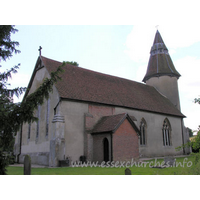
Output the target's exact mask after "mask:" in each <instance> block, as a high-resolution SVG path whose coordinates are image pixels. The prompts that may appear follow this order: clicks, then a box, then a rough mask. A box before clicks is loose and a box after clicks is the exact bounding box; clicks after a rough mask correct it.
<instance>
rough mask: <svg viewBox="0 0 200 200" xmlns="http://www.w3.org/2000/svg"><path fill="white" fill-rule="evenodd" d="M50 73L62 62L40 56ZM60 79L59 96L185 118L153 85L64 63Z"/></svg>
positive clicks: (58, 83)
mask: <svg viewBox="0 0 200 200" xmlns="http://www.w3.org/2000/svg"><path fill="white" fill-rule="evenodd" d="M41 59H42V62H43V64H44V66H45V67H46V68H47V70H48V71H49V72H52V71H55V70H56V68H57V67H58V66H60V65H61V64H62V63H61V62H57V61H54V60H51V59H48V58H45V57H43V56H41ZM63 69H64V73H62V74H61V77H62V81H58V82H57V83H56V88H57V90H58V92H59V95H60V97H61V98H66V99H71V100H79V101H86V102H95V103H101V104H107V105H113V106H120V107H126V108H131V109H137V110H144V111H149V112H156V113H163V114H168V115H175V116H179V117H184V115H183V114H181V113H180V111H179V110H178V109H176V108H175V106H174V105H173V104H172V103H171V102H170V101H169V100H168V99H167V98H166V97H164V96H162V95H161V94H160V93H159V92H158V91H157V90H156V89H155V88H154V87H151V86H148V85H145V84H142V83H138V82H135V81H131V80H127V79H123V78H119V77H115V76H110V75H106V74H102V73H98V72H94V71H91V70H87V69H84V68H81V67H77V66H73V65H70V64H66V65H65V66H64V67H63Z"/></svg>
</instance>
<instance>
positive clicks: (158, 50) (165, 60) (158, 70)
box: [143, 30, 181, 83]
mask: <svg viewBox="0 0 200 200" xmlns="http://www.w3.org/2000/svg"><path fill="white" fill-rule="evenodd" d="M150 54H151V55H150V59H149V64H148V68H147V72H146V75H145V77H144V79H143V82H145V83H146V81H147V80H148V79H150V78H152V77H159V76H166V75H167V76H171V77H173V76H174V77H177V78H179V77H180V76H181V75H180V74H179V73H178V72H177V71H176V69H175V67H174V64H173V62H172V60H171V57H170V55H169V53H168V49H167V47H166V45H165V43H164V42H163V39H162V37H161V35H160V33H159V31H158V30H157V32H156V35H155V39H154V42H153V46H152V48H151V52H150Z"/></svg>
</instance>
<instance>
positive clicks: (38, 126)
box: [36, 105, 41, 138]
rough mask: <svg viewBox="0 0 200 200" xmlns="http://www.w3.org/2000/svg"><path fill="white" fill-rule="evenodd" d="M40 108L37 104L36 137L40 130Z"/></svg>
mask: <svg viewBox="0 0 200 200" xmlns="http://www.w3.org/2000/svg"><path fill="white" fill-rule="evenodd" d="M40 109H41V106H40V105H39V106H38V110H37V118H38V121H37V123H36V138H38V136H39V130H40Z"/></svg>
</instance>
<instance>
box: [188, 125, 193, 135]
mask: <svg viewBox="0 0 200 200" xmlns="http://www.w3.org/2000/svg"><path fill="white" fill-rule="evenodd" d="M187 131H188V133H189V137H192V136H193V131H192V129H190V128H188V127H187Z"/></svg>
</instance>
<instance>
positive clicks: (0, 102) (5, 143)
mask: <svg viewBox="0 0 200 200" xmlns="http://www.w3.org/2000/svg"><path fill="white" fill-rule="evenodd" d="M17 31H18V30H17V29H15V28H14V26H2V25H1V26H0V62H1V60H3V61H7V59H9V58H10V57H12V55H13V53H16V54H17V53H20V51H19V50H18V49H16V47H17V46H19V43H18V42H16V41H11V38H10V37H11V34H14V33H16V32H17ZM63 65H65V62H63V64H62V65H61V66H60V67H58V69H57V70H56V71H55V72H52V73H51V74H50V76H51V77H50V78H46V79H45V80H44V81H43V83H42V84H41V85H40V87H39V88H38V89H37V90H36V91H35V92H34V93H32V94H30V95H28V96H27V97H26V98H25V99H24V100H23V101H22V102H21V103H13V101H12V99H13V96H14V95H16V96H17V97H19V96H20V95H21V94H23V93H24V92H25V91H26V88H24V87H18V88H14V89H8V88H7V86H8V85H9V83H8V80H9V79H10V78H11V77H12V74H14V73H17V72H18V69H19V66H20V64H18V65H16V66H14V67H12V68H11V69H10V70H7V71H6V72H0V123H1V126H0V174H6V167H7V165H8V163H9V159H10V158H9V154H8V152H12V151H13V143H14V138H13V135H14V134H16V132H17V131H18V130H19V129H20V126H21V125H22V124H23V123H24V122H28V123H30V122H33V121H37V118H36V117H34V110H35V109H36V108H37V106H38V105H41V104H43V102H44V100H45V98H46V99H47V98H48V97H49V93H50V92H51V91H52V88H53V85H54V83H55V82H57V81H58V80H60V79H61V78H60V77H59V73H61V72H62V66H63ZM0 67H2V66H1V65H0Z"/></svg>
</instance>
